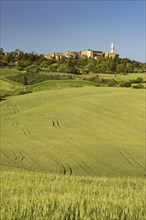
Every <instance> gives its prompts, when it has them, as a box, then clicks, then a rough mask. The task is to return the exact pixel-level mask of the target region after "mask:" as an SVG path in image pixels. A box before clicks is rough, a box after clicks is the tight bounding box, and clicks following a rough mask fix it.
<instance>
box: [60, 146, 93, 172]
mask: <svg viewBox="0 0 146 220" xmlns="http://www.w3.org/2000/svg"><path fill="white" fill-rule="evenodd" d="M56 150H57V151H58V152H59V153H61V154H63V155H66V156H67V157H68V158H70V159H71V160H73V161H74V162H75V163H76V164H78V166H79V167H80V168H81V169H82V170H83V171H84V172H85V173H87V174H88V175H91V176H93V175H96V176H97V174H96V173H95V172H94V171H93V170H92V169H91V168H90V167H89V166H88V165H87V164H86V163H85V161H83V160H82V159H80V158H78V157H76V158H75V156H72V155H70V154H67V153H66V152H63V151H61V150H59V149H56ZM66 163H67V161H66ZM67 165H68V167H69V170H70V175H72V173H73V169H72V167H71V166H70V165H69V164H68V163H67ZM91 172H92V173H91Z"/></svg>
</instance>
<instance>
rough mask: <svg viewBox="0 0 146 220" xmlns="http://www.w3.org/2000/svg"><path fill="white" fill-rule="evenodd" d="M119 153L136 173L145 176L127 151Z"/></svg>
mask: <svg viewBox="0 0 146 220" xmlns="http://www.w3.org/2000/svg"><path fill="white" fill-rule="evenodd" d="M120 153H121V155H122V156H123V157H124V158H125V159H126V160H127V162H128V163H130V164H131V166H132V167H133V168H134V169H135V170H136V171H137V172H138V173H142V174H145V170H144V167H143V166H142V165H141V164H140V163H139V162H138V161H137V160H136V159H135V158H134V157H133V156H131V155H130V154H129V153H128V152H127V151H120Z"/></svg>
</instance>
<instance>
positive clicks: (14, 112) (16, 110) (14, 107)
mask: <svg viewBox="0 0 146 220" xmlns="http://www.w3.org/2000/svg"><path fill="white" fill-rule="evenodd" d="M6 106H7V107H8V108H9V107H11V109H12V112H13V114H17V113H19V109H18V107H17V105H16V104H13V103H12V102H10V101H8V103H7V105H6Z"/></svg>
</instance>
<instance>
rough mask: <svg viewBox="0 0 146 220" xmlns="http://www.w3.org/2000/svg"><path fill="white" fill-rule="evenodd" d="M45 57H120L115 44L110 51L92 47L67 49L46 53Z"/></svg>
mask: <svg viewBox="0 0 146 220" xmlns="http://www.w3.org/2000/svg"><path fill="white" fill-rule="evenodd" d="M44 57H45V58H47V59H52V58H54V59H56V60H58V59H61V58H63V57H66V58H81V57H87V58H94V59H97V58H98V57H105V58H112V59H115V58H118V57H119V54H116V53H115V47H114V44H113V43H112V44H111V51H110V52H104V51H101V50H91V49H86V50H81V51H67V52H65V53H56V52H54V53H49V54H45V55H44Z"/></svg>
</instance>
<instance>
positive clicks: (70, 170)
mask: <svg viewBox="0 0 146 220" xmlns="http://www.w3.org/2000/svg"><path fill="white" fill-rule="evenodd" d="M67 165H68V167H69V174H70V176H71V175H72V173H73V170H72V168H71V166H70V165H69V164H68V163H67Z"/></svg>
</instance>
